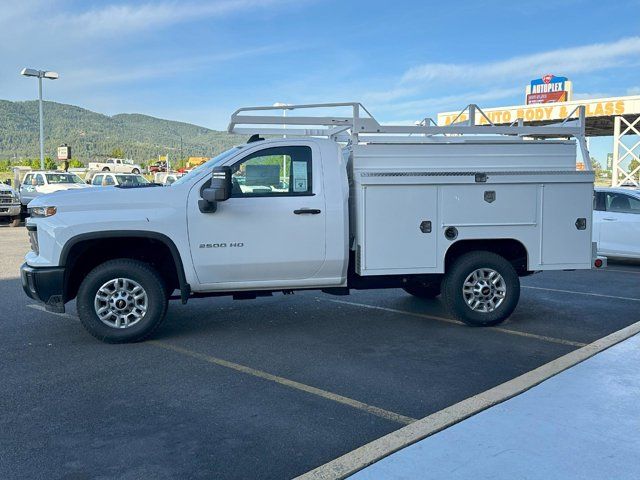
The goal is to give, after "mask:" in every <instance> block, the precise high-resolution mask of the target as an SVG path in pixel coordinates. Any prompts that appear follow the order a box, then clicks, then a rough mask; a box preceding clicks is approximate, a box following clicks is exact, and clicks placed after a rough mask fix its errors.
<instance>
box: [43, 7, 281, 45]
mask: <svg viewBox="0 0 640 480" xmlns="http://www.w3.org/2000/svg"><path fill="white" fill-rule="evenodd" d="M274 3H283V1H282V0H220V1H212V2H202V3H194V2H178V1H173V2H160V3H143V4H135V3H134V4H119V5H107V6H105V7H100V8H94V9H91V10H87V11H85V12H81V13H78V14H69V13H65V14H64V15H59V16H56V17H53V18H52V19H51V21H50V22H51V25H52V26H53V27H54V28H55V27H61V28H64V30H65V31H66V32H69V33H71V34H74V35H109V36H112V35H113V34H114V33H136V32H139V31H141V30H149V29H155V28H159V27H165V26H168V25H174V24H178V23H182V22H186V21H189V20H194V19H202V18H213V17H220V16H224V15H228V14H232V13H236V12H241V11H246V10H249V9H252V8H268V7H270V6H272V5H273V4H274Z"/></svg>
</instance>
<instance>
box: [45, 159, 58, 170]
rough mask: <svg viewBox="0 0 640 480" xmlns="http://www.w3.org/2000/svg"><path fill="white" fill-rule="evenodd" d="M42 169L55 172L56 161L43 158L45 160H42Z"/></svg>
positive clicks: (56, 167)
mask: <svg viewBox="0 0 640 480" xmlns="http://www.w3.org/2000/svg"><path fill="white" fill-rule="evenodd" d="M44 169H45V170H57V169H58V164H57V163H56V161H55V160H54V159H53V158H51V157H45V159H44Z"/></svg>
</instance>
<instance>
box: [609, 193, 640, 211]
mask: <svg viewBox="0 0 640 480" xmlns="http://www.w3.org/2000/svg"><path fill="white" fill-rule="evenodd" d="M606 205H607V211H608V212H617V213H636V214H640V199H639V198H636V197H632V196H631V195H627V194H625V193H618V192H608V193H607V199H606Z"/></svg>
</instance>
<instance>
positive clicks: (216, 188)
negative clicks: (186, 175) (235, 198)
mask: <svg viewBox="0 0 640 480" xmlns="http://www.w3.org/2000/svg"><path fill="white" fill-rule="evenodd" d="M231 188H232V184H231V167H215V168H214V169H213V173H212V174H211V186H209V187H208V188H204V189H203V190H202V192H201V193H200V196H201V197H202V200H200V201H198V207H199V208H200V211H201V212H202V213H214V212H215V211H216V210H217V209H218V202H224V201H225V200H228V199H229V197H230V196H231Z"/></svg>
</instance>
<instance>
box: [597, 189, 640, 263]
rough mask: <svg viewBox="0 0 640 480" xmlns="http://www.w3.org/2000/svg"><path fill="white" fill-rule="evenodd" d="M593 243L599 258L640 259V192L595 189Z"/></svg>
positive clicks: (633, 190) (634, 190)
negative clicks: (595, 245) (595, 244)
mask: <svg viewBox="0 0 640 480" xmlns="http://www.w3.org/2000/svg"><path fill="white" fill-rule="evenodd" d="M593 240H594V241H595V242H597V243H598V254H599V255H605V256H607V257H620V258H640V189H631V188H622V187H620V188H596V189H595V193H594V198H593Z"/></svg>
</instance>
